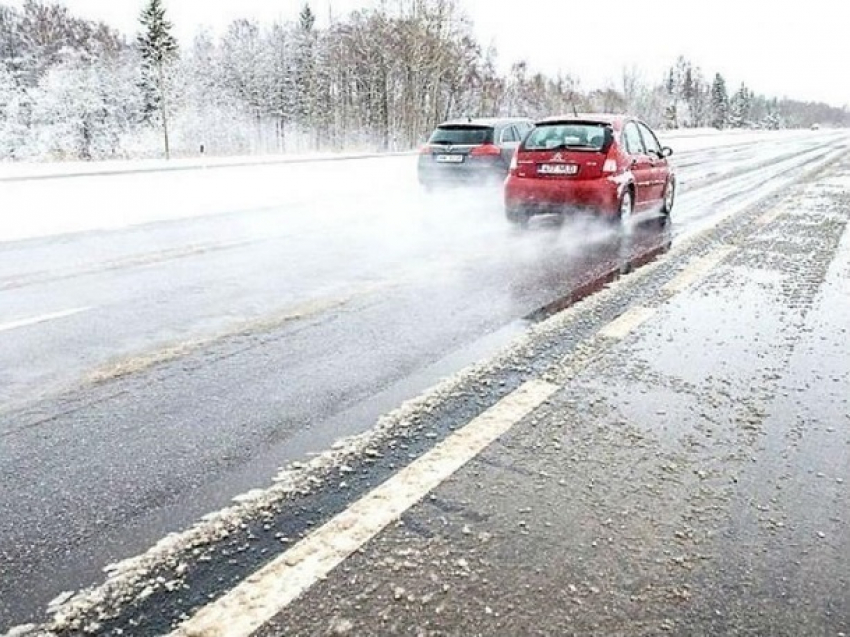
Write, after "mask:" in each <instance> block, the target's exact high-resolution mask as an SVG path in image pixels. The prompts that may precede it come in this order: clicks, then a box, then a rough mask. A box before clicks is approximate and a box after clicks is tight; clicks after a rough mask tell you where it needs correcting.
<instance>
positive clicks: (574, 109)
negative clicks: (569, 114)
mask: <svg viewBox="0 0 850 637" xmlns="http://www.w3.org/2000/svg"><path fill="white" fill-rule="evenodd" d="M570 103H571V104H572V105H573V116H575V117H578V109H577V108H576V103H575V102H574V101H572V100H570Z"/></svg>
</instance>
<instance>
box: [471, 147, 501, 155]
mask: <svg viewBox="0 0 850 637" xmlns="http://www.w3.org/2000/svg"><path fill="white" fill-rule="evenodd" d="M469 154H470V155H472V156H473V157H498V156H499V155H501V154H502V151H501V150H499V147H498V146H494V145H493V144H484V145H483V146H476V147H475V148H473V149H472V151H471V152H470V153H469Z"/></svg>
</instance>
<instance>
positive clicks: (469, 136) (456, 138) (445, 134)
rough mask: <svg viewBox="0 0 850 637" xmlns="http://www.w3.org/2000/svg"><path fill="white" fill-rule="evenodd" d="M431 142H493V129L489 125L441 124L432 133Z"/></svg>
mask: <svg viewBox="0 0 850 637" xmlns="http://www.w3.org/2000/svg"><path fill="white" fill-rule="evenodd" d="M429 142H430V143H431V144H451V145H453V146H477V145H480V144H492V143H493V129H492V128H491V127H489V126H462V125H461V126H456V125H450V126H440V127H438V128H437V130H435V131H434V132H433V133H432V135H431V139H430V140H429Z"/></svg>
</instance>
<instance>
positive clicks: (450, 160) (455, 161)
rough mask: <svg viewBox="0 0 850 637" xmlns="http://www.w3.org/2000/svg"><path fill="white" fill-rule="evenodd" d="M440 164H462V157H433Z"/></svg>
mask: <svg viewBox="0 0 850 637" xmlns="http://www.w3.org/2000/svg"><path fill="white" fill-rule="evenodd" d="M434 159H436V160H437V161H438V162H439V163H441V164H462V163H463V155H436V156H435V157H434Z"/></svg>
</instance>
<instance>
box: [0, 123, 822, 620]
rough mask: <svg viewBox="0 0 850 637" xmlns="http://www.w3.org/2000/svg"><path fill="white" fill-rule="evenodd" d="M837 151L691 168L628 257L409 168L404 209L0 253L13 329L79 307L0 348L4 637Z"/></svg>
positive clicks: (786, 147) (798, 149) (347, 211)
mask: <svg viewBox="0 0 850 637" xmlns="http://www.w3.org/2000/svg"><path fill="white" fill-rule="evenodd" d="M837 143H839V142H837V141H836V140H835V139H834V138H827V137H823V136H818V137H816V138H814V139H811V138H806V137H801V138H794V139H783V140H782V141H781V142H780V141H778V142H776V143H775V144H761V145H742V146H741V147H737V148H735V149H734V150H731V149H727V150H726V151H724V152H722V153H718V152H716V151H695V152H691V153H688V154H687V155H684V156H682V157H681V159H680V161H681V164H682V169H681V173H680V178H681V182H682V196H681V197H680V200H679V203H678V208H677V210H676V222H675V225H674V226H673V228H672V229H661V228H660V227H659V226H658V225H657V224H654V223H653V222H652V221H651V220H647V221H646V223H643V224H642V225H641V226H639V227H638V228H637V229H636V231H635V233H634V234H633V235H632V237H631V238H630V239H628V240H624V239H623V238H621V237H618V236H616V235H614V234H613V233H611V232H610V231H608V230H606V229H604V228H599V227H596V226H593V225H586V224H578V225H570V226H567V227H565V228H563V229H558V228H556V227H554V226H552V225H551V224H546V223H545V222H544V223H541V224H538V225H537V227H536V228H534V229H532V232H530V233H529V234H528V235H526V236H517V235H515V234H512V233H511V232H509V230H508V229H507V228H506V227H505V225H504V224H503V222H502V219H501V213H500V208H499V205H498V195H497V194H494V193H485V192H476V193H471V194H470V193H464V194H460V193H448V194H445V195H438V196H437V197H433V198H425V197H422V196H421V195H420V194H419V193H418V191H416V189H415V188H414V187H413V184H411V183H410V177H409V175H408V173H407V171H408V170H409V169H410V168H411V165H412V164H411V163H410V162H409V160H407V159H405V158H395V159H392V160H374V161H375V162H376V165H378V164H379V163H380V162H387V163H386V165H385V166H384V167H383V168H382V169H381V170H382V171H383V170H386V171H390V172H392V171H398V174H399V175H400V180H399V184H398V185H397V187H396V188H391V189H389V191H388V192H386V193H383V194H382V195H381V196H375V195H373V196H371V197H369V198H357V197H356V196H355V197H353V198H352V200H349V201H347V202H346V203H345V205H344V206H339V204H335V205H334V204H329V205H328V207H326V208H324V207H322V204H321V201H322V198H321V193H316V194H315V196H314V200H313V201H310V202H307V203H305V204H303V206H306V208H305V209H304V210H303V211H302V210H301V209H299V208H296V209H295V210H298V211H301V212H304V213H305V214H299V215H297V216H295V218H293V217H290V216H287V218H286V219H285V223H284V222H283V220H282V218H281V216H282V215H283V214H287V215H288V214H289V213H290V212H291V211H283V210H280V209H274V208H272V209H267V210H256V211H253V212H248V213H242V214H240V215H238V216H236V215H227V214H220V215H215V216H212V217H201V218H198V219H192V220H184V221H170V222H162V223H156V224H151V225H148V226H143V227H136V228H131V229H126V230H116V231H109V232H94V233H87V234H79V235H67V236H62V237H57V238H52V239H44V240H31V241H26V242H18V243H8V244H0V294H2V297H3V305H2V307H3V311H4V319H3V322H4V324H6V318H5V316H8V317H9V320H10V322H11V321H15V320H18V319H21V318H26V317H39V316H45V315H50V314H51V313H53V312H57V311H62V310H79V312H78V313H77V314H74V315H70V316H67V317H64V318H60V319H56V320H50V321H46V322H43V323H39V324H34V325H30V326H26V327H18V328H15V329H9V330H6V331H3V332H0V343H2V347H0V358H1V359H2V360H0V370H2V371H0V381H2V384H1V385H0V400H2V404H3V405H4V407H3V410H2V411H1V412H0V440H2V450H3V455H2V464H0V478H2V479H0V569H2V574H3V576H2V578H0V629H2V628H5V627H6V626H7V625H11V624H15V623H19V622H22V621H25V620H27V619H29V618H31V617H33V616H35V615H36V614H37V613H39V611H41V610H42V609H43V608H44V605H45V604H46V602H47V601H48V600H50V599H51V598H52V597H54V596H55V595H56V594H58V593H59V592H61V591H63V590H67V589H75V588H79V587H81V586H84V585H87V584H90V583H93V582H94V581H96V580H97V579H98V573H99V571H100V569H102V567H103V566H105V565H106V564H108V563H110V562H112V561H114V560H116V559H119V558H120V557H123V556H127V555H131V554H134V553H136V552H138V551H140V550H142V549H144V548H145V547H146V546H148V545H149V544H150V543H151V542H152V541H153V540H155V539H156V538H158V537H160V536H162V535H163V534H164V533H165V532H167V531H169V530H174V529H178V528H181V527H182V526H184V525H186V524H188V523H189V522H190V521H191V520H193V519H195V518H196V517H198V516H199V515H202V514H203V513H205V512H207V511H209V510H211V509H214V508H217V507H219V506H221V505H223V504H224V503H226V502H227V501H228V500H229V499H230V498H231V497H232V496H234V495H236V494H238V493H241V492H243V491H245V490H246V489H248V488H250V487H252V486H259V485H264V484H265V483H266V482H267V481H268V480H269V478H270V477H271V476H272V475H273V474H274V472H275V470H276V468H277V467H278V466H280V465H281V464H283V463H284V462H286V461H288V460H291V459H293V458H298V457H302V456H303V455H304V454H305V453H308V452H311V451H318V450H322V449H325V448H326V447H327V446H328V445H329V444H330V443H331V442H332V441H333V440H335V439H336V438H338V437H339V436H341V435H346V434H349V433H352V432H355V431H360V430H362V429H365V428H366V427H368V426H369V425H371V423H372V422H373V421H374V418H375V417H376V416H377V415H379V414H380V413H382V412H383V411H386V410H387V409H389V408H391V407H393V406H395V405H396V404H398V403H399V402H400V401H401V400H403V399H405V398H408V397H411V396H413V395H415V394H416V393H418V392H419V391H420V390H421V389H423V388H424V387H426V386H428V385H430V384H432V383H433V382H434V381H435V380H436V379H438V378H439V377H440V376H441V375H444V374H446V373H449V372H451V371H454V370H455V369H457V368H459V367H460V366H462V365H464V364H466V363H469V362H471V361H473V360H477V359H478V358H480V357H481V356H483V355H485V354H487V353H489V352H491V351H492V350H493V348H494V347H496V346H498V345H500V344H502V343H504V342H505V341H506V340H507V339H508V338H509V337H510V336H512V335H514V334H516V333H517V332H518V331H519V330H521V329H522V328H523V325H524V323H523V320H524V319H526V318H527V317H530V316H532V315H533V314H534V313H535V312H536V311H537V310H539V309H540V308H541V307H544V306H546V305H548V304H550V303H552V302H553V301H556V300H557V299H560V298H563V297H564V296H566V295H569V293H570V292H571V291H572V290H573V289H575V288H577V287H580V286H582V285H584V284H587V283H589V282H592V281H594V280H595V279H597V278H598V277H599V276H602V275H605V274H607V273H608V272H610V271H611V270H612V269H618V268H620V267H623V266H624V265H626V264H627V263H628V262H629V261H632V260H635V261H640V260H641V257H642V256H643V255H645V254H646V253H648V252H655V251H657V250H659V249H662V248H663V247H664V246H665V245H667V244H668V243H669V242H670V241H675V240H676V237H678V236H682V235H685V234H688V233H691V232H695V231H697V230H699V228H700V227H702V226H703V225H704V224H706V223H709V222H710V221H711V220H712V218H713V217H714V216H715V215H717V214H719V213H720V212H722V210H723V209H725V208H728V207H729V206H734V205H741V204H743V203H746V202H749V201H754V200H757V199H758V198H759V197H761V196H763V195H764V194H765V193H767V192H768V191H772V190H774V189H775V188H776V187H777V186H781V184H782V183H783V180H790V179H791V178H793V177H794V176H795V175H796V174H797V173H798V172H799V171H800V170H801V168H803V167H805V166H806V165H809V164H810V163H811V162H813V161H816V160H818V159H820V158H823V156H824V155H825V154H826V153H828V152H830V151H831V150H834V149H835V147H836V144H837ZM405 162H407V163H405ZM264 170H283V169H280V168H276V169H264ZM405 175H407V176H405ZM356 194H357V193H355V195H356ZM306 213H309V214H306ZM6 313H8V314H6ZM154 363H156V364H154ZM92 377H95V378H97V379H98V382H97V383H95V384H90V383H82V384H80V383H81V381H83V380H85V379H86V378H92Z"/></svg>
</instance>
